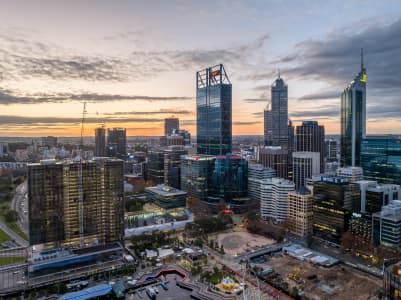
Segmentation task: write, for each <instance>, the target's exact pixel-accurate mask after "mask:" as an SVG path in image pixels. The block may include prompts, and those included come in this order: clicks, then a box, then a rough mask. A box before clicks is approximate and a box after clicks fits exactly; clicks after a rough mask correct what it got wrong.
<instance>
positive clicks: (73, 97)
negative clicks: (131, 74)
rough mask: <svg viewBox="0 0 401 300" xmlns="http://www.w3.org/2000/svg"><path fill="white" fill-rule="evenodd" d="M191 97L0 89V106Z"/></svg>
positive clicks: (163, 99)
mask: <svg viewBox="0 0 401 300" xmlns="http://www.w3.org/2000/svg"><path fill="white" fill-rule="evenodd" d="M191 99H193V98H192V97H175V96H171V97H168V96H167V97H157V96H155V97H153V96H141V95H117V94H110V95H108V94H96V93H81V94H73V93H58V94H45V93H41V94H35V95H29V96H19V95H18V94H17V93H16V92H15V91H11V90H4V89H1V88H0V105H1V104H3V105H10V104H37V103H61V102H68V101H89V102H107V101H124V100H133V101H136V100H142V101H149V102H153V101H176V100H179V101H187V100H191Z"/></svg>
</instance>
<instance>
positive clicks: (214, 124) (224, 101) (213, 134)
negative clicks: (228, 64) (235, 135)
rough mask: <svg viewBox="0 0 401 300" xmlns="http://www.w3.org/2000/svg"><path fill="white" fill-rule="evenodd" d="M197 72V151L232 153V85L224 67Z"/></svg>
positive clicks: (214, 153) (202, 152)
mask: <svg viewBox="0 0 401 300" xmlns="http://www.w3.org/2000/svg"><path fill="white" fill-rule="evenodd" d="M196 76H197V90H196V112H197V123H196V125H197V153H198V154H207V155H226V154H227V153H231V144H232V85H231V83H230V81H229V79H228V77H227V74H226V72H225V70H224V67H223V65H221V64H220V65H217V66H214V67H210V68H208V69H206V70H203V71H199V72H197V74H196Z"/></svg>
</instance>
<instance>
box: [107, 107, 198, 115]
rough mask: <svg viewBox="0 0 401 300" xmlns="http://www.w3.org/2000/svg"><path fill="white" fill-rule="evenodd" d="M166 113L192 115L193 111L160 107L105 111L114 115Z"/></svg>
mask: <svg viewBox="0 0 401 300" xmlns="http://www.w3.org/2000/svg"><path fill="white" fill-rule="evenodd" d="M166 114H174V115H190V114H192V111H190V110H184V109H183V110H177V109H159V110H155V111H122V112H114V113H105V114H104V115H106V116H112V115H166Z"/></svg>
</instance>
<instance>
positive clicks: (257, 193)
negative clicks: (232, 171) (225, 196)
mask: <svg viewBox="0 0 401 300" xmlns="http://www.w3.org/2000/svg"><path fill="white" fill-rule="evenodd" d="M273 177H276V171H275V170H274V169H272V168H267V167H265V166H263V165H262V164H257V163H248V196H249V198H251V199H253V200H257V201H260V200H261V197H262V195H261V193H262V187H261V186H262V182H263V180H266V179H271V178H273Z"/></svg>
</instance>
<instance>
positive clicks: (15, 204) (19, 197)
mask: <svg viewBox="0 0 401 300" xmlns="http://www.w3.org/2000/svg"><path fill="white" fill-rule="evenodd" d="M25 195H26V181H25V182H24V183H21V184H20V185H19V186H17V188H16V189H15V194H14V197H13V200H12V202H11V209H13V210H15V211H17V212H18V215H19V217H20V218H19V219H20V220H21V222H22V224H25V226H26V227H25V228H27V217H26V216H24V213H23V211H20V210H19V208H21V205H20V204H19V203H21V201H26V200H25ZM24 206H25V204H24ZM21 216H23V217H22V219H21ZM19 223H20V222H19ZM0 229H1V230H3V231H4V232H5V233H7V234H8V235H9V236H10V237H11V238H12V239H13V240H14V241H15V242H16V243H17V244H19V245H20V246H22V247H28V245H29V243H28V241H27V240H24V239H23V238H22V237H20V236H19V235H18V234H17V233H16V232H14V231H13V230H12V229H11V228H10V227H8V226H7V225H6V224H5V223H4V222H3V221H1V220H0ZM22 229H24V228H22ZM24 231H25V230H24Z"/></svg>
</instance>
